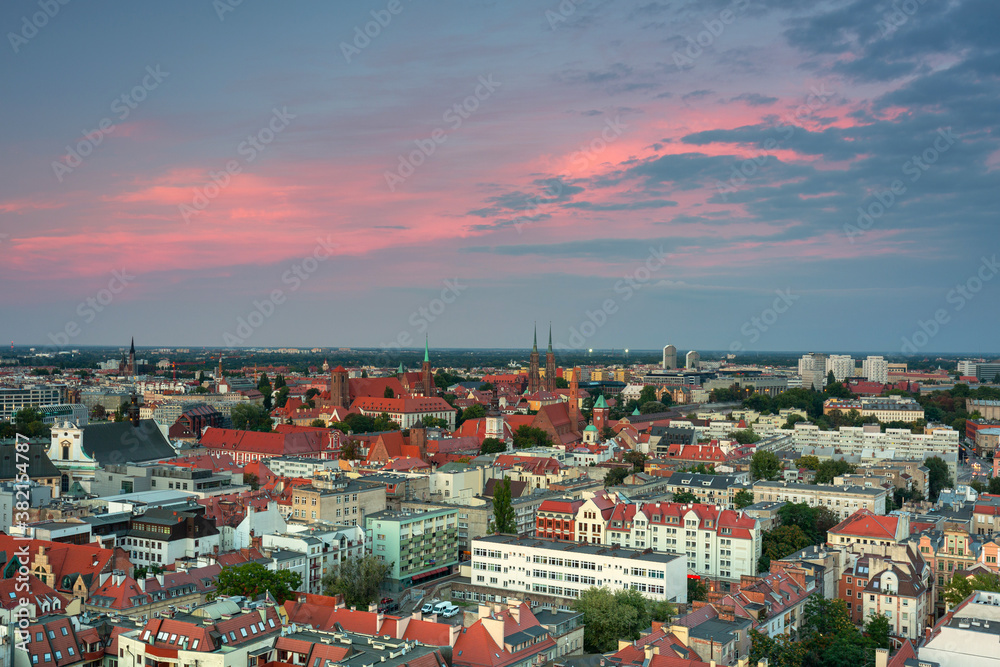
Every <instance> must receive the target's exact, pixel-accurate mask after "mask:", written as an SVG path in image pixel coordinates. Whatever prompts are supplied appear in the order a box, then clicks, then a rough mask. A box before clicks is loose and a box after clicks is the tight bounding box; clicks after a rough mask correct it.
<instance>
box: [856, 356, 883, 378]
mask: <svg viewBox="0 0 1000 667" xmlns="http://www.w3.org/2000/svg"><path fill="white" fill-rule="evenodd" d="M861 368H862V371H863V372H864V375H865V378H866V379H867V380H868V381H869V382H882V383H885V382H888V381H889V363H888V362H887V361H886V360H885V359H884V358H882V357H872V356H869V357H868V358H867V359H865V360H864V361H863V362H861Z"/></svg>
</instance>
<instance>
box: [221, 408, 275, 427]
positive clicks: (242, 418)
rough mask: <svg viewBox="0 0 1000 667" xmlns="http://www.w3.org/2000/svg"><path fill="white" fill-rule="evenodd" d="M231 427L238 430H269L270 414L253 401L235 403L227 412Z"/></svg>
mask: <svg viewBox="0 0 1000 667" xmlns="http://www.w3.org/2000/svg"><path fill="white" fill-rule="evenodd" d="M229 417H230V419H231V420H232V422H233V428H235V429H238V430H240V431H263V432H264V433H269V432H270V431H271V415H270V414H269V413H268V411H267V410H265V409H264V408H262V407H261V406H259V405H254V404H253V403H237V404H236V405H234V406H233V407H232V409H231V410H230V412H229Z"/></svg>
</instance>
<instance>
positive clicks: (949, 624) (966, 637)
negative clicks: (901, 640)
mask: <svg viewBox="0 0 1000 667" xmlns="http://www.w3.org/2000/svg"><path fill="white" fill-rule="evenodd" d="M998 633H1000V593H993V592H988V591H975V592H973V594H972V595H971V596H969V597H968V598H967V599H965V600H963V601H962V602H961V603H960V604H958V605H957V606H956V607H955V609H954V610H953V611H952V612H951V613H949V614H948V615H947V616H945V617H944V618H942V619H941V620H940V621H939V622H938V623H937V625H935V626H934V628H933V629H932V630H931V631H930V632H929V633H928V636H927V639H926V640H925V641H924V642H923V644H922V645H921V647H920V648H919V649H918V655H919V661H917V660H914V661H913V662H912V664H916V665H930V666H932V667H969V666H971V665H975V666H977V667H979V666H980V665H982V666H984V667H985V666H987V665H988V666H991V667H992V666H994V665H997V664H998V663H1000V660H998V659H997V634H998ZM909 662H910V661H907V663H909Z"/></svg>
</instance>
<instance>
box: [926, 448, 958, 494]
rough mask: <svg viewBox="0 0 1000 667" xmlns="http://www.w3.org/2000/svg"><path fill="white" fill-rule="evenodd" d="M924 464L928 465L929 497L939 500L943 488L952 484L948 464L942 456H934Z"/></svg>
mask: <svg viewBox="0 0 1000 667" xmlns="http://www.w3.org/2000/svg"><path fill="white" fill-rule="evenodd" d="M924 465H926V466H927V469H928V471H929V472H928V474H927V487H928V488H927V497H928V499H929V500H930V501H931V502H935V503H936V502H937V499H938V496H939V495H941V489H946V488H948V487H950V486H951V484H952V482H951V475H950V474H948V464H947V463H945V462H944V459H942V458H941V457H940V456H932V457H930V458H929V459H927V460H926V461H924Z"/></svg>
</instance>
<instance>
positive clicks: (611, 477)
mask: <svg viewBox="0 0 1000 667" xmlns="http://www.w3.org/2000/svg"><path fill="white" fill-rule="evenodd" d="M629 474H630V471H629V470H628V468H612V469H611V470H609V471H608V474H607V475H605V476H604V488H608V487H611V486H618V485H620V484H621V483H622V482H624V481H625V478H626V477H628V476H629Z"/></svg>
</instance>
